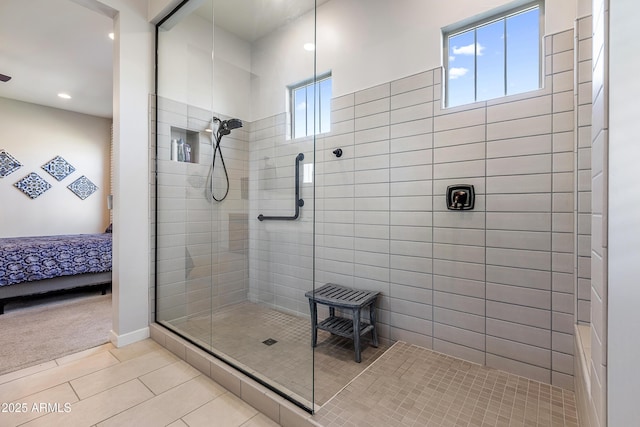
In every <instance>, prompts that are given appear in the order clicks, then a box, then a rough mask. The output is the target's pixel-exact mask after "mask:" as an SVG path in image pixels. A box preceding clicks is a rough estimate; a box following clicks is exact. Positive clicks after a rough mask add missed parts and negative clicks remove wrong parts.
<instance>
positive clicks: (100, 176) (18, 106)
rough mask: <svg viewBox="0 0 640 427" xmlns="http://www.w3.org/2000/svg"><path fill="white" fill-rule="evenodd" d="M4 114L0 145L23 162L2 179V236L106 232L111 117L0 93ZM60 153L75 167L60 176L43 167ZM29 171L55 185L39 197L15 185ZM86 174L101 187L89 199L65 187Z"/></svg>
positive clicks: (0, 113)
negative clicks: (8, 96)
mask: <svg viewBox="0 0 640 427" xmlns="http://www.w3.org/2000/svg"><path fill="white" fill-rule="evenodd" d="M0 117H2V122H3V124H2V126H0V141H2V145H1V146H0V148H2V149H4V150H6V151H7V152H8V153H9V154H11V155H12V156H13V157H15V158H16V159H17V160H18V161H19V162H20V163H22V165H23V166H22V167H21V168H20V169H18V170H17V171H15V172H13V173H12V174H11V175H9V176H7V177H5V178H1V179H0V200H2V209H0V237H15V236H44V235H55V234H79V233H102V232H104V229H105V228H106V227H107V225H108V224H109V211H108V210H107V202H106V196H107V194H109V178H110V177H109V145H110V139H111V119H105V118H101V117H95V116H89V115H86V114H79V113H74V112H70V111H65V110H60V109H57V108H51V107H44V106H41V105H36V104H30V103H26V102H20V101H14V100H10V99H6V98H0ZM56 156H61V157H63V158H64V159H65V160H66V161H67V162H69V163H70V164H71V165H72V166H73V167H74V168H75V169H76V170H75V172H73V173H72V174H71V175H69V176H68V177H66V178H64V179H63V180H62V181H57V180H56V179H55V178H53V177H52V176H51V175H49V173H48V172H46V171H45V170H43V169H42V165H44V164H45V163H47V162H48V161H49V160H51V159H53V158H54V157H56ZM31 172H35V173H37V174H38V175H40V176H41V177H42V178H44V179H45V181H47V182H48V183H49V184H50V185H51V188H50V189H49V190H47V191H46V192H45V193H43V194H42V195H41V196H39V197H38V198H36V199H31V198H29V197H27V196H26V195H25V194H24V193H23V192H22V191H20V190H18V189H17V188H16V187H15V186H14V185H13V184H14V183H16V182H17V181H19V180H20V179H22V178H23V177H25V176H26V175H27V174H29V173H31ZM82 175H85V176H86V177H87V178H89V179H90V180H91V182H93V183H94V184H95V185H96V186H97V187H98V191H96V192H95V193H93V194H92V195H91V196H89V197H87V198H86V199H85V200H82V199H80V198H79V197H78V196H76V195H75V194H74V193H72V192H71V191H70V190H69V189H68V188H67V186H68V185H69V184H71V183H72V182H73V181H75V180H76V179H78V178H80V177H81V176H82Z"/></svg>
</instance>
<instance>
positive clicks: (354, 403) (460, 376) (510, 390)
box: [313, 342, 578, 427]
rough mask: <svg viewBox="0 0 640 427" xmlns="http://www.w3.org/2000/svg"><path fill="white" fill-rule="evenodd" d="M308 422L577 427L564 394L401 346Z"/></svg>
mask: <svg viewBox="0 0 640 427" xmlns="http://www.w3.org/2000/svg"><path fill="white" fill-rule="evenodd" d="M319 375H321V374H318V376H319ZM313 419H314V421H315V422H316V423H317V424H319V425H321V426H324V427H333V426H385V427H388V426H420V427H423V426H576V427H577V426H578V419H577V412H576V403H575V396H574V394H573V392H571V391H569V390H563V389H561V388H559V387H554V386H551V385H549V384H543V383H540V382H537V381H533V380H529V379H527V378H523V377H520V376H517V375H513V374H509V373H506V372H502V371H499V370H496V369H492V368H488V367H485V366H480V365H477V364H474V363H471V362H467V361H464V360H460V359H456V358H454V357H451V356H447V355H444V354H441V353H436V352H434V351H431V350H428V349H425V348H422V347H418V346H415V345H410V344H407V343H403V342H397V343H395V344H394V345H393V346H392V347H391V348H390V349H389V350H388V351H387V352H386V353H385V354H384V355H382V356H381V357H380V358H378V359H377V360H376V362H375V363H373V364H372V365H371V366H370V367H369V368H368V369H366V370H365V371H364V372H363V373H362V374H361V375H360V376H358V377H357V378H356V379H355V380H353V381H352V382H351V383H350V384H349V385H348V386H347V387H345V388H344V389H343V390H342V391H340V393H338V394H337V395H336V396H335V397H334V398H333V399H331V400H330V401H329V402H328V403H326V404H325V405H324V406H323V407H322V408H320V409H319V410H318V411H317V412H316V414H315V415H314V416H313Z"/></svg>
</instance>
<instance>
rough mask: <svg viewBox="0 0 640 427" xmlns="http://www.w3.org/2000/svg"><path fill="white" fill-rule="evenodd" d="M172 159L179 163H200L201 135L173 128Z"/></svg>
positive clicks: (170, 147)
mask: <svg viewBox="0 0 640 427" xmlns="http://www.w3.org/2000/svg"><path fill="white" fill-rule="evenodd" d="M169 151H170V159H171V160H173V161H177V162H185V163H199V161H200V133H199V132H196V131H192V130H188V129H182V128H179V127H174V126H171V139H170V141H169Z"/></svg>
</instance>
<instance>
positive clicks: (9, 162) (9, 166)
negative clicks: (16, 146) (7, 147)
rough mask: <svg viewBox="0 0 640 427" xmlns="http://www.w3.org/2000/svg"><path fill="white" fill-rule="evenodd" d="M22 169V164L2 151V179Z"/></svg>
mask: <svg viewBox="0 0 640 427" xmlns="http://www.w3.org/2000/svg"><path fill="white" fill-rule="evenodd" d="M21 167H22V163H20V162H19V161H17V160H16V159H15V157H13V156H12V155H11V154H9V153H7V152H6V151H4V150H0V178H4V177H5V176H7V175H9V174H11V173H13V172H15V171H17V170H18V169H20V168H21Z"/></svg>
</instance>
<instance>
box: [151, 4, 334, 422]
mask: <svg viewBox="0 0 640 427" xmlns="http://www.w3.org/2000/svg"><path fill="white" fill-rule="evenodd" d="M315 8H316V5H315V0H283V1H279V2H273V1H268V0H234V1H230V0H190V1H186V2H183V3H182V4H181V5H180V6H179V7H178V8H177V9H176V10H174V11H173V12H172V13H171V14H170V15H169V16H168V17H167V18H165V19H164V20H163V21H162V22H160V23H159V24H158V26H157V43H156V49H157V79H156V84H157V88H156V100H155V101H156V132H157V135H156V147H155V153H154V154H153V155H152V157H153V158H154V160H155V161H154V166H155V168H154V171H155V181H154V182H153V183H152V185H154V186H155V199H154V212H155V254H156V257H155V282H156V287H155V291H156V294H155V319H156V321H157V322H158V323H159V324H161V325H164V326H165V327H167V328H169V329H171V330H172V331H174V332H176V333H178V334H179V335H181V336H182V337H184V338H185V339H187V340H189V341H191V342H193V343H195V344H196V345H198V346H200V347H202V348H204V349H206V350H207V351H209V352H211V353H212V354H213V355H215V356H216V357H218V358H220V359H222V360H224V361H225V362H227V363H229V364H230V365H232V366H234V367H235V368H237V369H239V370H241V371H243V372H244V373H246V374H248V375H250V376H252V377H253V378H255V379H256V380H258V381H260V382H261V383H263V384H264V385H266V386H267V387H269V388H271V389H272V390H274V391H277V392H278V393H280V394H282V395H283V396H285V397H287V398H289V399H290V400H292V401H294V402H295V403H297V404H298V405H300V406H302V407H304V408H306V409H308V410H313V402H314V376H313V371H314V370H313V367H314V365H313V357H314V354H313V349H312V347H311V345H310V326H309V306H308V302H307V300H306V298H305V296H304V294H305V293H306V292H307V291H310V290H312V289H313V286H314V210H315V207H314V199H315V194H314V191H315V188H314V179H313V165H314V159H315V142H316V141H315V139H316V138H315V136H314V134H315V132H314V128H315V127H316V126H315V124H310V123H315V121H316V120H317V118H318V114H317V111H316V110H317V109H318V107H317V106H318V105H319V103H318V102H314V99H318V98H319V97H318V96H316V97H315V98H314V94H315V93H317V92H316V91H317V89H313V88H319V87H320V85H319V84H314V83H315V82H317V81H319V80H318V74H317V72H316V69H315V51H314V43H315V32H316V29H315ZM308 83H311V86H310V87H311V88H312V90H310V91H309V90H306V91H305V94H306V96H305V97H304V98H302V95H301V94H302V92H301V91H300V90H299V89H300V87H304V85H305V84H308ZM325 86H326V83H325ZM296 88H297V89H296ZM318 111H319V109H318ZM292 112H293V113H295V114H292ZM296 115H298V119H295V116H296ZM301 117H304V118H305V120H306V121H307V122H306V125H305V127H306V128H307V130H309V129H310V132H309V131H307V134H304V131H303V130H302V129H301V128H298V129H296V128H295V127H294V126H293V122H292V120H296V121H298V120H299V119H300V118H301ZM294 132H296V135H294ZM301 133H302V135H301ZM305 135H308V136H305Z"/></svg>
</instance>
